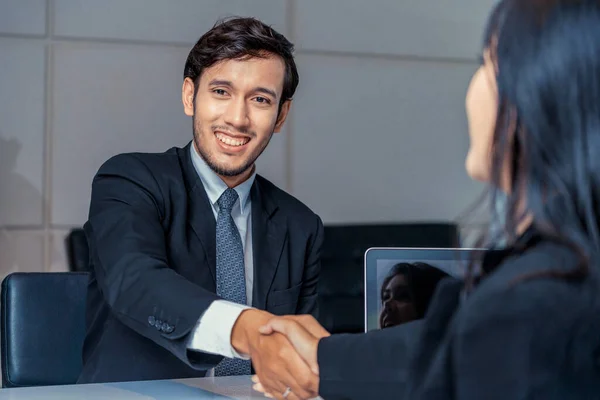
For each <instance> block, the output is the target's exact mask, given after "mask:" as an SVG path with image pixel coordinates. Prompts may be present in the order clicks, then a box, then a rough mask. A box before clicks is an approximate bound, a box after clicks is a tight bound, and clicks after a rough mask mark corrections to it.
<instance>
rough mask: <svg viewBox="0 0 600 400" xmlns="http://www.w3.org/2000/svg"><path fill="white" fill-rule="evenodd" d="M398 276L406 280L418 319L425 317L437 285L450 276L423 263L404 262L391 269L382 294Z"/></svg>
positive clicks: (382, 287) (382, 285) (384, 281)
mask: <svg viewBox="0 0 600 400" xmlns="http://www.w3.org/2000/svg"><path fill="white" fill-rule="evenodd" d="M397 275H402V276H404V278H405V279H406V285H407V288H408V293H409V296H410V300H411V301H412V303H413V305H414V307H415V310H416V312H417V316H418V318H423V317H424V316H425V313H426V312H427V308H429V302H430V301H431V298H432V297H433V293H434V292H435V289H436V287H437V284H438V283H439V282H440V281H441V280H442V279H444V278H446V277H448V276H449V275H448V274H446V273H445V272H444V271H442V270H440V269H438V268H436V267H434V266H432V265H429V264H426V263H423V262H415V263H405V262H402V263H398V264H395V265H394V266H393V267H392V268H391V269H390V271H389V272H388V274H387V275H386V277H385V279H384V280H383V282H382V284H381V293H383V291H384V290H385V288H386V287H387V285H388V284H389V283H390V281H391V280H392V279H394V277H395V276H397Z"/></svg>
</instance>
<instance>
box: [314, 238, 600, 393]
mask: <svg viewBox="0 0 600 400" xmlns="http://www.w3.org/2000/svg"><path fill="white" fill-rule="evenodd" d="M534 236H535V235H534ZM527 241H528V243H527V244H526V246H525V250H524V251H521V250H518V251H517V250H516V249H509V250H507V252H505V253H504V254H503V255H502V256H501V257H499V258H498V253H489V254H488V257H486V259H485V260H484V268H485V266H486V265H487V266H488V267H489V265H490V263H491V264H493V265H494V267H495V265H498V264H497V263H498V262H499V263H500V264H499V266H498V267H497V268H495V269H494V270H493V272H491V273H490V274H489V276H487V277H485V279H483V280H482V281H481V283H480V284H479V285H478V286H477V288H476V289H475V291H474V292H473V293H472V294H470V295H469V296H468V297H466V298H464V297H463V296H462V293H463V288H464V282H462V281H460V280H456V279H453V278H447V279H446V280H444V281H442V282H441V283H440V285H439V287H438V289H437V291H436V294H435V295H434V298H433V300H432V303H431V305H430V308H429V310H428V313H427V315H426V317H425V319H424V320H421V321H417V322H413V323H410V324H406V325H399V326H396V327H393V328H388V329H383V330H378V331H373V332H369V333H366V334H358V335H333V336H331V337H328V338H325V339H322V340H321V342H320V343H319V348H318V361H319V371H320V388H319V389H320V394H321V396H322V397H323V398H324V399H325V400H331V399H392V398H393V399H410V400H421V399H435V400H443V399H460V400H471V399H472V400H480V399H486V400H495V399H498V400H507V399H511V400H512V399H515V400H518V399H544V400H551V399H600V274H599V273H598V265H597V263H594V265H592V267H591V273H590V276H589V277H588V278H587V279H586V280H585V281H583V282H568V281H565V280H560V279H554V278H534V279H531V280H525V281H520V282H518V283H514V282H515V279H519V278H520V277H523V276H524V275H526V274H529V273H538V272H540V271H544V270H548V269H558V270H563V271H566V270H570V269H572V268H574V267H575V265H576V263H577V259H576V257H575V255H574V253H573V252H571V250H568V249H567V248H566V247H564V246H562V245H558V244H556V243H552V242H550V241H546V240H542V239H540V237H537V238H535V239H534V240H527ZM489 256H491V257H489Z"/></svg>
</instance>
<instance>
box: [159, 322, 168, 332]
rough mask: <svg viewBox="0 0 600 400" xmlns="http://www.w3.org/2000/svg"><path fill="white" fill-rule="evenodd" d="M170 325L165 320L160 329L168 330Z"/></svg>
mask: <svg viewBox="0 0 600 400" xmlns="http://www.w3.org/2000/svg"><path fill="white" fill-rule="evenodd" d="M168 327H169V324H167V323H166V322H163V323H162V325H161V326H160V330H161V331H163V332H166V331H167V328H168Z"/></svg>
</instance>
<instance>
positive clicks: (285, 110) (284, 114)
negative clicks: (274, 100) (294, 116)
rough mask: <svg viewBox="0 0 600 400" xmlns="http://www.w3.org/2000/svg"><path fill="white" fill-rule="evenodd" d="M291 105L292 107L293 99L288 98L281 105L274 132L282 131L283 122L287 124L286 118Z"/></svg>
mask: <svg viewBox="0 0 600 400" xmlns="http://www.w3.org/2000/svg"><path fill="white" fill-rule="evenodd" d="M290 107H292V100H286V101H285V102H284V103H283V104H282V105H281V110H280V111H279V115H278V116H277V122H276V123H275V129H274V130H273V132H275V133H279V132H280V131H281V128H283V124H285V120H286V119H287V116H288V113H289V112H290Z"/></svg>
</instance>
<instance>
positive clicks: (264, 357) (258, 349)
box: [231, 309, 330, 400]
mask: <svg viewBox="0 0 600 400" xmlns="http://www.w3.org/2000/svg"><path fill="white" fill-rule="evenodd" d="M329 335H330V334H329V332H327V331H326V330H325V328H323V327H322V326H321V325H320V324H319V323H318V322H317V320H316V319H314V318H313V317H312V316H310V315H290V316H284V317H276V316H274V315H272V314H270V313H268V312H266V311H261V310H256V309H249V310H245V311H243V312H242V313H241V314H240V316H239V318H238V320H237V321H236V323H235V325H234V326H233V330H232V333H231V345H232V346H233V348H234V349H235V350H236V351H237V352H238V353H240V354H246V355H249V356H250V358H251V359H252V365H253V366H254V370H255V371H256V376H253V377H252V381H253V382H254V389H255V390H257V391H259V392H262V393H264V394H265V396H267V397H271V398H276V399H288V400H290V399H291V400H296V399H311V398H315V397H318V393H319V366H318V363H317V347H318V344H319V340H321V338H323V337H326V336H329Z"/></svg>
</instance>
